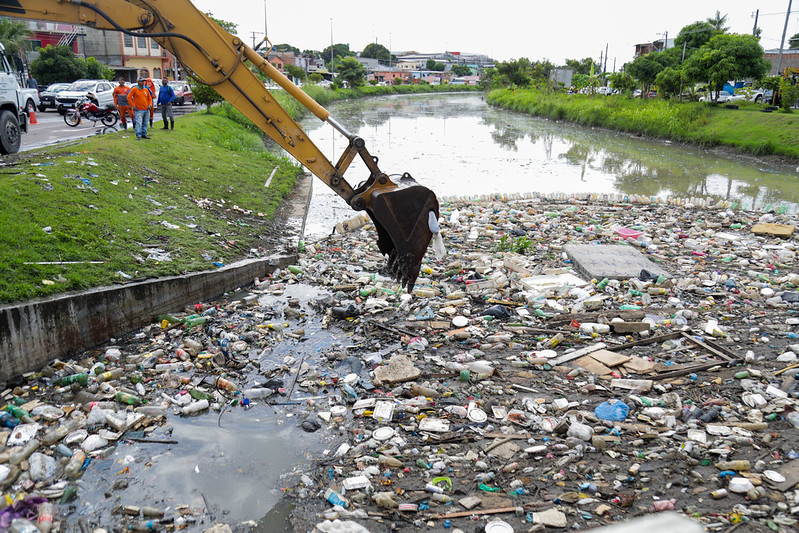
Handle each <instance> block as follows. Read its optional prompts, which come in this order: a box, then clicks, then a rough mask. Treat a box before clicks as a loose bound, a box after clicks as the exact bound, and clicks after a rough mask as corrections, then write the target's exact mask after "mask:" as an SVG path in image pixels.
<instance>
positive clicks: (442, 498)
mask: <svg viewBox="0 0 799 533" xmlns="http://www.w3.org/2000/svg"><path fill="white" fill-rule="evenodd" d="M430 499H431V500H433V501H437V502H441V503H449V502H451V501H452V496H449V495H447V494H433V495H431V496H430Z"/></svg>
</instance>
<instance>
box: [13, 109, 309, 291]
mask: <svg viewBox="0 0 799 533" xmlns="http://www.w3.org/2000/svg"><path fill="white" fill-rule="evenodd" d="M223 111H224V110H220V112H215V113H212V114H207V113H198V114H194V115H188V116H184V117H180V118H178V120H177V123H176V129H175V130H174V131H169V132H161V131H159V130H155V131H154V132H153V140H151V141H144V140H142V141H137V140H136V139H135V137H134V136H133V133H132V131H131V130H128V131H126V132H125V131H123V132H118V133H115V134H107V135H102V136H97V137H92V138H90V139H87V140H84V141H81V142H79V143H76V144H72V145H71V146H69V147H68V148H51V149H46V150H41V151H37V152H33V153H25V154H20V155H19V156H18V158H17V160H16V163H14V164H7V165H6V166H4V167H2V168H0V227H2V228H3V232H2V233H0V302H13V301H19V300H27V299H30V298H33V297H37V296H46V295H50V294H55V293H58V292H63V291H67V290H74V289H84V288H88V287H95V286H100V285H106V284H110V283H114V282H119V281H123V280H124V279H126V278H124V277H123V276H121V275H120V274H117V272H123V273H125V274H126V275H127V276H130V277H131V278H132V279H145V278H150V277H154V276H165V275H173V274H181V273H185V272H190V271H197V270H204V269H208V268H215V267H214V265H213V263H215V262H217V263H228V262H230V261H233V260H235V259H239V258H241V257H244V256H247V254H248V252H249V250H250V249H251V248H253V247H257V246H258V244H259V242H260V240H261V238H262V237H263V236H265V232H266V230H267V227H268V221H269V219H270V218H271V217H272V216H273V215H274V213H275V210H276V208H277V207H278V205H279V204H280V202H281V200H282V199H283V198H284V197H285V196H286V195H287V194H288V193H289V192H290V191H291V188H292V187H293V185H294V182H295V180H296V177H297V175H298V174H299V173H300V172H301V169H300V167H299V166H297V165H295V164H294V163H293V162H292V161H290V160H289V159H287V158H285V157H283V156H278V155H274V154H270V153H269V152H267V151H266V149H265V147H264V143H263V140H262V139H263V138H262V136H261V135H260V134H259V133H258V132H256V131H253V130H252V129H250V128H247V127H243V126H242V125H240V124H238V123H236V122H234V121H232V120H230V119H229V118H227V117H226V116H225V113H224V112H223ZM276 166H277V167H278V171H277V172H276V173H275V176H274V177H273V180H272V183H271V185H270V187H269V188H268V189H265V188H264V182H265V181H266V178H267V177H268V176H269V174H270V173H271V171H272V169H273V168H275V167H276ZM172 226H178V228H174V227H172ZM44 228H50V229H49V230H47V231H45V229H44ZM152 248H159V249H161V250H163V251H164V252H169V254H170V257H171V259H172V260H171V261H165V260H158V259H152V258H148V250H150V249H152ZM44 261H74V262H83V263H78V264H70V265H37V264H34V263H36V262H44ZM89 261H100V262H101V263H98V264H93V263H88V262H89ZM44 280H49V281H54V282H55V283H53V284H47V282H45V281H44Z"/></svg>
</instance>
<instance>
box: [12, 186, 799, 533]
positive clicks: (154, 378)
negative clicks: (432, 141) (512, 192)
mask: <svg viewBox="0 0 799 533" xmlns="http://www.w3.org/2000/svg"><path fill="white" fill-rule="evenodd" d="M702 204H704V202H703V203H702ZM702 204H700V205H699V206H698V205H669V204H665V203H653V204H630V203H625V202H615V203H614V202H596V201H590V200H587V201H577V200H563V201H547V200H544V199H540V198H539V199H527V200H518V201H484V202H473V203H468V202H451V203H445V204H443V205H442V209H441V213H442V219H441V227H442V231H443V234H444V238H445V243H446V245H447V247H448V249H449V254H448V256H447V257H446V259H445V260H444V261H442V262H440V263H439V262H436V261H435V260H432V261H428V262H426V263H424V264H423V266H422V272H421V275H420V277H419V279H418V281H417V283H416V286H415V288H414V290H413V291H412V292H411V293H410V294H409V293H406V292H404V291H402V290H400V288H399V286H398V285H397V284H396V283H395V282H394V281H393V280H391V279H390V278H388V277H386V276H383V275H381V274H380V268H381V266H382V265H383V264H384V263H385V260H384V259H383V258H382V257H381V256H380V255H379V253H378V252H377V250H376V247H375V246H374V244H373V228H372V227H371V226H370V225H368V224H367V225H366V226H363V227H361V224H342V225H341V228H342V232H341V233H337V234H333V235H331V236H330V237H328V238H326V239H324V240H321V241H319V242H315V243H304V246H303V252H302V256H301V258H300V260H299V261H298V263H297V265H294V266H291V267H289V268H286V269H284V270H281V271H277V272H275V273H274V274H273V276H271V277H270V278H268V279H263V280H256V283H255V285H254V287H252V289H251V290H250V292H249V294H247V295H246V296H244V297H242V298H239V299H233V300H227V301H224V302H215V303H210V302H209V303H202V304H197V305H196V307H195V308H194V309H188V310H184V312H183V313H176V314H175V315H168V316H162V317H158V319H157V321H156V322H155V323H154V324H153V325H151V326H150V327H148V328H146V329H144V330H142V331H140V332H138V333H136V334H135V335H133V336H131V337H130V338H128V339H124V340H122V341H116V342H115V343H113V344H111V343H110V344H109V346H106V347H103V348H102V349H98V350H94V351H92V352H90V353H86V354H82V355H81V356H80V357H78V358H76V359H75V360H73V361H54V362H53V363H52V364H50V365H48V366H47V367H45V368H43V369H41V371H40V372H36V373H34V374H30V375H26V376H22V377H21V378H20V380H19V381H18V383H14V384H11V385H10V386H9V387H8V389H7V390H5V391H4V392H3V393H2V397H0V401H2V402H3V403H4V404H5V405H6V407H5V408H4V411H5V413H4V414H3V415H2V424H3V426H5V427H4V429H2V430H0V489H2V490H3V503H2V504H0V505H6V508H5V509H3V510H2V511H0V527H8V526H11V525H13V521H14V520H17V521H21V520H29V521H31V523H34V524H35V523H36V522H37V520H38V526H39V529H40V530H42V531H49V530H50V528H51V525H53V526H56V527H57V526H58V525H61V527H62V528H63V527H66V526H64V525H63V524H64V523H67V524H68V523H70V520H72V519H73V518H74V516H77V515H79V514H80V508H81V505H82V504H81V501H80V493H81V488H80V484H79V483H76V480H80V479H81V476H82V475H84V474H83V472H84V470H85V469H86V468H87V466H89V465H90V464H91V463H92V461H93V460H100V459H102V458H105V457H109V456H110V455H112V454H113V449H114V447H115V445H116V443H119V442H121V441H133V442H151V443H159V442H166V443H168V442H169V441H170V439H169V431H168V428H169V427H170V425H171V424H174V423H177V421H179V420H183V419H186V418H193V417H204V416H209V412H214V413H215V416H218V417H219V418H220V421H221V418H222V415H224V413H225V412H230V410H234V409H244V410H249V411H248V412H249V413H259V412H269V413H272V412H278V413H283V415H281V416H284V415H285V417H286V418H285V420H288V421H291V423H295V424H296V425H297V426H299V427H300V428H301V429H302V430H303V431H305V432H307V434H308V435H309V438H318V439H323V440H324V441H325V442H326V444H327V446H326V447H327V450H325V451H324V452H323V453H320V454H319V456H318V457H316V458H315V460H314V461H313V464H312V465H311V466H309V467H308V468H305V469H304V470H303V471H301V472H300V471H295V472H294V473H292V474H291V475H290V476H289V478H288V479H291V480H293V481H292V482H291V483H288V484H287V485H286V487H285V490H286V493H287V494H288V495H289V496H290V497H292V498H296V499H297V500H299V501H301V502H302V505H301V506H299V510H297V511H295V513H294V516H293V520H295V524H297V523H299V524H303V526H302V527H304V528H305V529H308V530H312V529H314V528H315V529H316V530H318V531H373V532H376V531H388V530H392V529H402V528H406V527H413V528H414V529H416V528H436V529H438V528H452V529H453V531H457V530H458V529H460V530H462V531H472V530H474V529H475V527H481V528H483V529H484V530H485V531H490V532H496V531H544V530H549V529H550V528H567V527H568V528H574V529H589V528H593V527H599V526H603V525H608V524H612V523H615V522H619V521H623V520H628V519H631V518H634V517H638V516H641V515H646V514H655V513H661V512H664V511H678V512H680V513H682V514H683V515H685V516H688V517H691V518H692V519H693V520H694V521H696V522H698V523H700V524H701V525H702V526H703V527H705V528H706V530H707V531H727V530H729V529H730V528H731V527H734V526H735V525H736V524H742V525H743V526H744V527H745V530H747V531H759V530H762V531H765V530H767V529H772V530H779V529H780V528H782V529H784V530H787V529H785V528H794V527H795V525H796V523H797V519H796V513H797V512H799V491H796V490H795V486H796V483H797V482H799V449H797V447H796V444H795V443H796V442H797V439H796V436H797V431H799V429H798V428H799V414H797V411H796V405H797V386H796V381H795V375H796V372H797V371H799V362H797V361H796V359H797V354H799V340H797V325H799V315H797V310H798V309H799V308H797V302H799V290H797V287H798V286H799V274H796V273H794V270H795V268H794V264H795V261H796V245H795V241H794V240H793V229H794V223H795V221H794V219H793V218H792V216H791V215H788V214H785V213H765V214H764V213H753V212H745V211H740V210H733V209H730V208H727V207H722V206H713V205H702ZM345 228H348V229H349V231H350V232H347V231H346V229H345ZM298 287H301V288H303V290H300V291H294V290H293V288H298ZM324 332H330V334H331V335H332V337H331V339H333V340H331V341H330V342H329V343H328V344H327V345H326V346H323V347H321V348H320V347H319V346H317V345H314V348H312V349H311V348H308V347H307V345H308V343H310V342H312V341H313V339H314V338H319V337H320V336H322V335H323V334H325V333H324ZM273 410H274V411H273ZM216 413H218V414H216ZM173 444H174V445H177V446H179V444H176V443H173ZM287 470H288V468H287ZM139 475H140V476H144V475H146V474H145V473H140V474H139ZM115 484H116V483H115ZM119 488H120V487H109V488H108V490H109V491H111V492H112V493H113V492H115V491H117V490H118V489H119ZM76 496H77V497H78V499H77V500H75V498H76ZM119 501H120V503H119V504H118V505H117V506H116V508H115V509H114V511H113V512H114V516H116V517H117V519H118V523H121V524H123V525H124V527H126V528H130V529H133V530H136V531H145V530H153V529H158V528H161V527H163V528H167V527H169V528H178V529H182V528H186V527H191V528H194V529H196V530H204V529H207V528H209V527H210V526H211V523H210V520H209V519H208V517H207V516H204V514H203V512H202V510H197V509H192V508H190V507H180V506H175V507H172V506H168V507H167V508H158V507H157V506H153V505H152V502H147V501H126V499H125V497H124V493H123V494H122V495H121V496H119ZM70 502H72V503H71V504H70ZM51 504H56V506H55V508H53V507H52V506H51ZM206 510H207V509H206ZM266 511H268V509H257V510H254V512H253V515H252V516H251V517H250V518H254V519H256V518H258V516H261V515H263V514H265V513H266ZM663 516H664V517H665V516H666V515H663ZM42 517H44V518H42ZM48 517H49V518H48ZM71 517H73V518H71ZM18 523H22V522H18ZM89 523H90V524H91V525H93V526H98V527H100V526H102V527H108V525H109V524H104V523H100V522H91V521H90V522H89ZM664 523H665V522H664ZM216 527H221V526H219V525H218V526H216ZM359 528H360V529H359ZM53 530H55V529H53ZM62 530H65V529H62Z"/></svg>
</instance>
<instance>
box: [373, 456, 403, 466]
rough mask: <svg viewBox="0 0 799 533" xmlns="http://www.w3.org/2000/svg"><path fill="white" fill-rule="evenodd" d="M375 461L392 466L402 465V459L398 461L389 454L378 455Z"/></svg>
mask: <svg viewBox="0 0 799 533" xmlns="http://www.w3.org/2000/svg"><path fill="white" fill-rule="evenodd" d="M377 462H378V463H379V464H381V465H386V466H393V467H399V466H402V461H400V460H399V459H397V458H396V457H391V456H390V455H380V456H379V457H378V458H377Z"/></svg>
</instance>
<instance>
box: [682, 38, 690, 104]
mask: <svg viewBox="0 0 799 533" xmlns="http://www.w3.org/2000/svg"><path fill="white" fill-rule="evenodd" d="M687 45H688V39H685V40H684V41H683V42H682V60H681V61H680V65H682V64H683V63H685V47H686V46H687ZM680 102H682V69H680Z"/></svg>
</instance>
